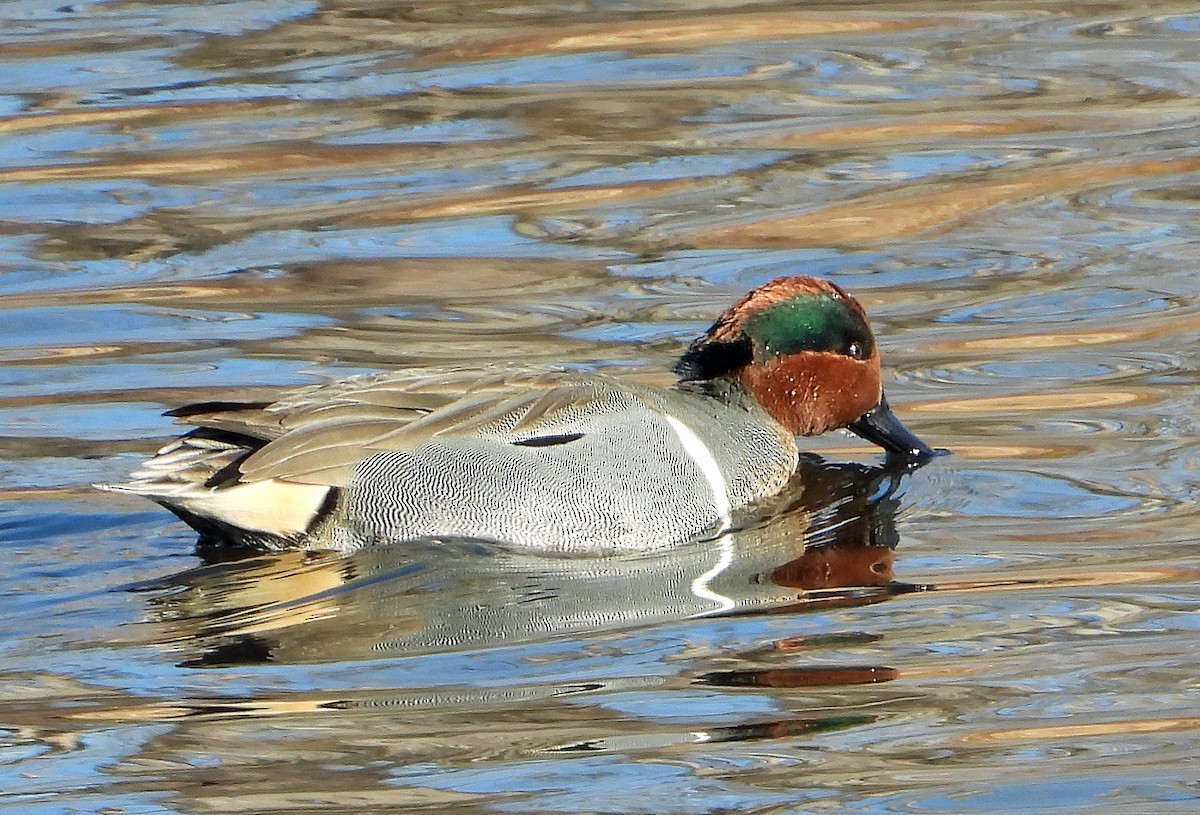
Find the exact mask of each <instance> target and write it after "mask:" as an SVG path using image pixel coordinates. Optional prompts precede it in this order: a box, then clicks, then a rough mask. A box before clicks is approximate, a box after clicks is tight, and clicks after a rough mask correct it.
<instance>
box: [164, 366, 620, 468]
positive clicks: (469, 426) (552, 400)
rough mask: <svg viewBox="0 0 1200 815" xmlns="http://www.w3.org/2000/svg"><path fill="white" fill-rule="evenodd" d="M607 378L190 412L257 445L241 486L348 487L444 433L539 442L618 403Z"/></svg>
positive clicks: (525, 377)
mask: <svg viewBox="0 0 1200 815" xmlns="http://www.w3.org/2000/svg"><path fill="white" fill-rule="evenodd" d="M613 393H614V389H613V388H611V387H609V386H607V385H605V384H604V383H603V380H593V379H587V380H584V379H580V378H579V377H577V376H574V375H571V374H569V373H566V372H561V371H519V372H513V371H508V370H502V371H499V372H496V371H479V370H474V371H468V370H455V371H450V372H445V371H441V372H437V373H432V372H430V371H428V370H425V371H407V372H403V373H399V374H386V375H380V376H372V377H364V378H359V379H352V380H347V381H344V382H337V383H331V384H329V385H321V386H315V387H313V388H306V389H303V390H300V391H296V392H294V393H292V394H289V395H288V396H286V397H284V398H283V399H281V400H279V401H278V402H274V403H271V404H268V405H229V404H221V403H216V404H213V405H212V407H213V408H215V409H206V408H207V407H208V406H204V405H201V406H196V407H195V408H184V409H181V410H180V411H176V412H175V414H176V415H177V416H178V417H179V418H180V419H181V420H182V421H183V422H186V423H187V424H192V425H196V426H198V427H201V428H208V429H211V430H217V431H224V432H230V433H237V434H239V435H242V436H246V437H250V438H251V439H254V440H256V441H257V449H255V450H254V452H252V453H251V454H250V455H249V456H247V457H246V458H245V459H243V460H241V461H239V462H238V478H237V480H238V481H239V482H241V483H248V482H256V481H265V480H272V479H274V480H280V481H287V482H292V483H299V484H312V485H325V486H340V485H343V484H345V483H346V482H347V480H348V478H349V476H350V473H351V471H352V470H353V468H354V466H355V465H356V464H357V463H358V462H359V461H361V460H362V459H363V458H364V457H366V456H367V455H370V454H372V453H376V452H383V451H389V450H404V449H411V448H413V447H416V446H418V445H420V444H422V443H423V442H425V441H428V440H429V439H431V438H433V437H435V436H476V437H492V438H496V439H501V438H503V439H508V440H512V441H516V442H517V443H529V444H536V443H538V442H537V440H538V439H539V438H541V437H553V436H554V434H555V433H556V432H557V431H556V428H559V427H561V426H562V425H563V423H564V421H569V419H570V418H571V417H573V416H577V415H579V414H580V413H581V412H586V411H587V410H589V407H588V406H589V405H590V406H591V408H590V409H592V410H595V409H599V408H598V403H600V402H604V401H606V400H609V401H611V399H612V395H613Z"/></svg>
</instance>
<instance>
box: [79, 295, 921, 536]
mask: <svg viewBox="0 0 1200 815" xmlns="http://www.w3.org/2000/svg"><path fill="white" fill-rule="evenodd" d="M673 371H674V373H675V374H677V375H678V380H677V381H676V382H675V384H674V385H673V386H670V387H654V386H650V385H645V384H638V383H630V382H624V381H621V380H620V379H618V378H615V377H612V376H609V375H607V374H603V373H598V372H591V373H583V372H577V371H569V370H558V369H519V368H512V367H500V366H490V367H483V368H466V367H463V368H449V369H412V370H405V371H396V372H388V373H381V374H369V375H362V376H357V377H352V378H349V379H345V380H341V381H335V382H329V383H323V384H319V385H313V386H309V387H305V388H300V389H298V390H294V391H291V392H287V393H284V394H283V395H282V396H281V397H280V398H279V399H278V400H276V401H273V402H221V401H216V402H202V403H197V404H191V405H185V406H183V407H179V408H176V409H173V410H170V411H168V412H167V413H166V414H165V415H167V416H169V417H173V418H174V419H175V420H176V422H177V423H181V424H184V425H187V426H190V427H191V428H192V429H191V430H190V431H188V432H187V433H185V434H184V435H182V436H180V437H179V438H177V439H175V440H174V441H172V442H170V443H169V444H167V445H166V446H165V447H163V448H162V449H160V450H159V451H158V452H157V453H155V454H154V455H153V456H152V457H151V458H149V459H148V460H147V461H145V462H144V463H143V465H142V466H141V467H140V469H138V470H136V471H135V472H133V473H132V474H131V475H130V476H129V480H128V481H127V482H125V483H121V484H115V485H104V486H102V488H104V489H108V490H113V491H119V492H125V493H134V494H137V495H141V496H144V497H146V498H149V499H150V500H152V501H155V502H157V503H158V504H160V505H162V506H163V507H165V508H166V509H168V510H170V511H171V512H173V513H174V514H175V515H176V516H178V517H179V518H180V519H182V520H183V521H184V522H185V523H187V524H188V525H190V526H191V527H192V528H193V529H194V530H195V531H196V532H198V533H199V535H200V542H201V543H202V544H217V545H232V546H242V547H252V548H255V549H267V550H284V549H297V548H298V549H335V550H344V551H345V550H353V549H356V548H359V547H361V546H364V545H370V544H378V543H396V542H401V541H406V540H408V541H415V540H427V539H438V538H456V539H457V538H466V539H472V540H478V541H485V542H492V543H496V544H501V545H505V546H509V547H516V548H519V549H526V550H534V551H541V552H550V553H560V554H568V555H576V554H577V555H589V554H611V553H622V552H633V551H644V550H653V549H660V548H663V547H668V546H672V545H677V544H681V543H683V542H686V541H689V540H693V539H697V538H702V537H708V536H715V535H720V534H722V533H723V532H725V531H727V530H729V529H730V528H731V527H732V525H733V524H734V522H735V518H736V517H740V516H741V515H742V514H743V513H745V512H747V511H749V508H752V507H753V506H754V505H755V504H756V503H758V502H763V501H764V499H767V498H769V497H771V496H774V495H777V494H778V493H780V492H781V491H782V490H783V489H784V487H785V486H786V485H787V484H788V483H789V480H790V479H791V478H792V477H793V475H794V474H795V473H796V471H797V467H798V462H799V456H800V447H799V444H798V442H797V438H798V437H807V436H815V435H818V434H821V433H825V432H828V431H831V430H834V429H839V428H844V429H846V430H849V431H850V432H851V433H854V434H856V435H858V436H860V437H861V438H863V439H865V440H867V441H869V442H871V443H873V444H875V445H877V446H879V447H881V448H882V449H883V450H884V451H885V453H886V454H887V456H888V457H889V459H893V458H894V459H899V460H901V461H903V462H907V463H910V464H912V465H915V466H919V465H922V464H924V463H925V462H926V461H928V460H930V459H932V458H933V457H934V456H936V455H939V454H940V453H941V452H942V451H935V450H933V449H932V448H930V447H929V446H928V445H927V444H925V442H923V441H922V440H921V439H920V438H918V437H917V436H916V435H915V434H913V433H912V432H911V431H909V430H908V429H907V428H906V427H905V426H904V425H903V424H902V423H901V422H900V420H899V419H898V418H897V417H896V415H895V414H894V413H893V412H892V410H891V408H890V407H889V405H888V401H887V398H886V397H885V395H884V392H883V386H882V372H881V363H880V355H879V348H878V346H877V345H876V342H875V338H874V335H873V333H872V331H871V327H870V323H869V322H868V319H867V315H866V312H865V311H864V310H863V308H862V306H861V305H860V304H859V303H858V301H857V300H855V299H854V298H853V297H851V296H850V295H849V294H847V293H846V292H845V291H844V290H843V289H842V288H841V287H839V286H838V285H836V284H834V283H833V282H831V281H829V280H825V279H822V278H817V277H811V276H806V275H795V276H787V277H780V278H777V279H775V280H772V281H770V282H768V283H765V284H763V285H760V286H758V287H757V288H755V289H754V290H753V291H751V292H749V293H748V294H746V295H745V296H744V297H742V298H741V299H740V300H738V301H737V302H736V303H734V304H733V305H732V306H730V307H729V308H728V309H727V310H726V311H725V312H724V313H722V314H721V315H720V316H719V317H718V318H717V320H716V322H715V323H713V325H712V326H711V327H710V328H709V329H708V330H707V331H706V332H704V333H703V334H702V335H701V336H700V337H698V338H697V339H695V340H694V341H693V342H692V343H691V344H690V345H689V346H688V347H687V348H686V350H685V351H684V353H683V355H682V356H681V357H680V358H679V360H678V361H677V362H676V363H675V365H674V367H673Z"/></svg>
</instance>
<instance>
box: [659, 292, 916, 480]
mask: <svg viewBox="0 0 1200 815" xmlns="http://www.w3.org/2000/svg"><path fill="white" fill-rule="evenodd" d="M675 371H676V373H678V374H679V375H680V378H681V380H682V381H684V382H695V381H703V380H715V379H719V378H722V377H724V378H727V379H732V380H735V381H737V382H740V383H741V384H742V385H743V386H744V387H745V388H746V389H747V390H748V391H749V392H750V393H751V394H752V395H753V396H754V398H755V399H757V400H758V402H759V403H760V404H761V405H762V406H763V408H765V409H766V410H767V412H768V413H770V414H771V415H772V416H774V417H775V419H776V421H778V422H779V423H780V424H782V425H783V426H784V427H786V428H788V429H789V430H791V431H792V432H793V433H795V434H796V435H800V436H813V435H816V434H818V433H824V432H825V431H827V430H832V429H834V428H838V427H845V428H847V429H849V430H850V431H851V432H853V433H856V434H857V435H859V436H862V437H863V438H864V439H866V440H867V441H870V442H873V443H874V444H878V445H879V446H880V447H882V448H884V449H885V450H887V451H889V452H892V453H897V454H900V455H903V456H907V457H910V458H914V459H925V458H929V457H931V456H933V455H935V452H934V451H933V450H932V449H930V448H929V446H927V445H926V444H925V442H923V441H921V440H920V439H919V438H917V437H916V436H915V435H913V434H912V433H911V432H910V431H909V430H908V429H907V428H905V427H904V425H902V424H901V423H900V420H899V419H897V418H896V417H895V415H894V414H893V413H892V412H891V409H890V408H888V403H887V399H886V398H885V397H884V395H883V385H882V378H881V374H880V367H879V349H878V348H877V347H876V345H875V337H874V336H873V335H872V333H871V326H870V324H869V323H868V322H867V315H866V313H865V312H863V309H862V306H860V305H859V304H858V302H857V301H856V300H855V299H854V298H853V297H851V296H850V295H848V294H846V292H844V291H842V290H841V289H840V288H839V287H838V286H836V285H834V284H833V283H830V282H829V281H828V280H821V279H819V278H816V277H807V276H797V277H781V278H778V279H776V280H772V281H771V282H770V283H767V284H765V285H762V286H759V287H758V288H757V289H755V290H754V291H752V292H750V293H749V294H747V295H746V296H745V297H743V298H742V299H741V300H740V301H738V302H737V303H735V304H734V305H733V306H732V307H731V308H730V309H729V310H728V311H726V312H725V313H724V314H722V315H721V316H720V318H718V320H717V321H716V322H715V323H714V324H713V326H712V328H710V329H708V331H706V332H705V333H704V335H703V336H702V337H700V338H699V339H697V340H696V341H695V342H693V343H692V345H691V347H689V348H688V350H687V351H686V352H685V353H684V355H683V356H682V357H681V358H680V360H679V362H678V363H677V364H676V365H675Z"/></svg>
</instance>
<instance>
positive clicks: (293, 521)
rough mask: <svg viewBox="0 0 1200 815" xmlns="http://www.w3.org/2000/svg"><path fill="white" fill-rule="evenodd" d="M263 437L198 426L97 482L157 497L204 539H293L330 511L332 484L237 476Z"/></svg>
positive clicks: (264, 542)
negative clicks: (126, 474)
mask: <svg viewBox="0 0 1200 815" xmlns="http://www.w3.org/2000/svg"><path fill="white" fill-rule="evenodd" d="M263 444H265V440H263V439H258V438H254V437H252V436H248V435H244V434H241V433H236V432H230V431H225V430H217V429H213V428H208V427H200V428H197V429H195V430H193V431H191V432H190V433H188V434H186V435H184V436H181V437H180V438H178V439H175V440H174V441H172V442H171V443H170V444H168V445H167V446H166V447H163V448H162V449H161V450H159V451H158V452H157V453H155V454H154V456H152V457H151V458H150V459H148V460H147V461H146V462H145V463H144V464H143V465H142V467H141V468H140V469H138V470H136V471H134V472H133V473H132V474H131V475H130V480H129V481H128V482H126V483H124V484H97V485H96V486H97V487H98V488H99V489H102V490H108V491H111V492H126V493H134V494H136V495H142V496H145V497H146V498H149V499H150V500H151V501H155V502H157V503H159V504H162V505H163V506H164V507H166V508H167V509H169V510H170V511H171V512H173V513H175V514H176V515H178V516H179V517H180V518H181V519H182V520H183V521H184V522H185V523H187V524H188V525H189V526H191V527H192V528H193V529H195V530H196V531H197V532H199V533H200V534H201V536H202V537H203V538H204V539H205V541H206V542H209V543H224V544H234V545H250V546H258V547H266V548H271V549H278V548H286V547H290V546H295V545H296V544H298V543H300V542H301V541H303V540H304V539H306V538H307V537H308V536H309V535H310V534H311V533H312V531H313V529H314V527H315V526H316V525H317V523H318V521H319V520H320V519H321V518H323V517H325V516H326V515H327V514H328V513H329V511H330V509H331V507H332V504H333V503H334V502H335V500H336V493H337V490H336V489H335V488H333V487H328V486H323V485H312V484H296V483H292V482H287V481H280V480H276V479H266V480H262V481H251V482H244V481H241V480H240V479H239V476H240V475H241V472H240V469H239V467H240V465H241V463H242V462H243V461H245V460H246V459H247V458H248V457H249V456H251V455H252V454H253V453H254V452H255V451H256V450H258V449H259V448H260V447H262V446H263Z"/></svg>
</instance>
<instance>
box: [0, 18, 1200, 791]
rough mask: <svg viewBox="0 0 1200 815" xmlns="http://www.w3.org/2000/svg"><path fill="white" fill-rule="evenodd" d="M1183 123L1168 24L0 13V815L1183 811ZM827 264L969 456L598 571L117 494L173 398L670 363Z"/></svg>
mask: <svg viewBox="0 0 1200 815" xmlns="http://www.w3.org/2000/svg"><path fill="white" fill-rule="evenodd" d="M1198 97H1200V15H1198V14H1197V12H1196V10H1195V5H1194V3H1184V2H1170V1H1169V0H1168V1H1166V2H1155V3H1150V4H1146V3H1132V2H1119V1H1117V2H1104V3H1098V2H1076V3H1071V4H1051V3H1043V4H1032V3H1025V2H995V3H965V2H961V0H960V2H957V3H956V2H949V1H948V2H936V3H924V4H915V5H904V4H888V3H881V2H877V3H871V4H855V5H849V4H838V3H829V4H820V5H813V4H804V5H794V4H784V3H777V4H772V3H756V4H753V5H750V4H747V5H739V4H737V3H736V2H734V3H712V4H710V5H705V4H703V3H682V2H681V3H668V2H664V3H652V2H630V3H621V4H587V3H551V2H546V3H511V4H510V3H505V2H495V3H469V4H468V3H461V4H460V3H446V2H443V3H435V2H413V3H392V4H389V3H368V2H363V3H358V2H338V0H332V2H326V3H320V4H318V3H302V2H286V1H285V0H279V2H273V1H272V0H246V1H245V2H239V1H238V0H231V2H225V3H220V4H192V5H165V4H155V3H133V2H122V1H121V0H117V1H115V2H106V3H84V4H77V5H61V4H59V3H46V2H39V1H38V0H10V2H8V3H5V4H3V5H2V6H0V182H2V183H0V270H2V272H3V274H2V275H0V308H2V309H3V320H2V323H0V325H2V329H0V358H2V359H3V361H4V365H3V367H2V368H0V377H2V379H3V391H2V394H0V422H2V426H0V488H2V492H0V498H2V499H3V500H2V502H0V545H2V546H3V549H2V554H0V562H2V563H3V566H4V578H5V581H4V591H3V593H2V595H0V632H2V634H0V672H2V673H0V808H5V809H7V810H14V811H29V812H58V811H98V812H155V811H171V812H185V813H209V812H225V813H230V812H245V813H263V812H279V811H295V812H303V811H315V810H318V809H320V810H322V811H331V810H337V811H346V812H366V811H371V812H375V811H380V812H382V811H404V812H408V811H412V810H413V809H414V808H417V807H421V808H423V809H425V810H428V811H438V812H455V813H458V812H476V811H479V812H485V811H486V812H494V811H500V812H524V813H542V812H568V813H573V812H577V813H600V812H614V813H625V812H645V813H709V812H723V811H737V812H771V813H777V812H778V813H782V812H789V813H790V812H817V811H831V812H865V813H887V812H901V811H903V812H930V813H969V812H989V813H991V812H998V811H999V812H1026V811H1035V812H1038V813H1047V812H1051V813H1058V812H1085V811H1086V812H1105V813H1138V815H1141V813H1147V812H1155V813H1166V812H1195V811H1196V810H1197V808H1198V807H1200V803H1198V799H1200V771H1198V770H1197V765H1196V762H1195V756H1196V754H1197V750H1198V749H1200V738H1198V730H1200V706H1198V704H1197V702H1198V697H1200V683H1198V680H1197V668H1196V664H1197V659H1196V654H1197V649H1196V645H1195V643H1196V629H1197V627H1198V621H1200V617H1198V616H1197V614H1196V610H1197V604H1198V602H1200V591H1198V590H1197V587H1196V585H1197V578H1198V577H1200V557H1198V556H1197V554H1196V549H1195V547H1196V538H1197V533H1196V529H1197V526H1196V515H1197V513H1196V505H1195V499H1196V486H1195V484H1196V479H1197V469H1198V463H1200V462H1198V457H1197V441H1196V429H1197V427H1196V426H1197V420H1196V416H1197V402H1198V398H1197V393H1198V391H1197V378H1198V376H1197V371H1198V370H1200V360H1198V358H1197V352H1196V348H1197V347H1198V346H1197V339H1198V338H1200V308H1198V306H1197V303H1198V300H1200V276H1198V275H1197V272H1198V271H1200V218H1198V217H1197V216H1198V214H1200V103H1198ZM799 271H807V272H811V273H816V274H821V275H825V276H828V277H831V278H833V279H834V280H836V281H837V282H838V283H840V284H843V285H844V286H846V287H847V288H848V289H850V290H852V291H853V292H855V293H856V294H857V295H859V296H860V298H861V299H862V300H863V302H864V303H865V305H866V306H867V309H868V311H869V312H870V313H871V314H872V316H873V319H874V321H875V324H876V327H877V329H878V331H879V334H880V342H881V345H882V347H883V351H884V355H885V363H886V364H887V365H888V366H889V367H888V374H887V377H888V384H887V387H888V393H889V397H890V399H891V402H892V404H893V406H895V407H896V408H897V412H898V413H899V414H900V415H902V416H903V417H904V420H905V422H906V423H907V424H909V426H910V427H912V428H913V429H914V430H916V431H917V432H918V433H920V434H921V435H922V436H923V437H925V438H926V439H927V440H929V441H930V442H931V443H934V444H936V445H939V446H945V447H949V448H952V449H953V450H954V452H955V455H954V456H953V457H951V458H948V459H939V460H938V461H936V462H934V463H933V464H931V465H930V466H928V467H926V468H924V469H922V470H920V471H918V472H915V473H895V472H887V471H885V470H883V469H880V468H879V467H878V460H877V459H876V458H874V453H873V451H872V450H870V449H867V448H866V447H865V446H864V445H862V444H860V443H857V442H853V441H851V440H850V439H849V438H848V437H832V438H829V439H824V440H821V441H820V442H818V443H817V444H816V447H817V448H819V449H820V450H821V451H823V452H824V453H825V454H826V455H827V457H828V458H829V459H831V460H843V461H844V460H847V459H849V460H855V461H858V462H860V463H861V464H860V465H854V466H851V465H838V466H835V465H831V464H821V463H819V462H816V461H814V462H810V463H809V464H808V465H806V466H807V467H808V470H807V475H808V477H807V478H806V479H805V481H804V483H805V488H804V489H803V490H797V491H793V492H792V493H789V495H787V496H784V497H783V498H781V501H780V507H779V512H778V517H777V518H776V519H775V520H774V521H773V522H772V523H769V524H766V525H763V526H759V527H757V528H753V529H748V530H745V531H744V532H742V533H739V534H738V535H735V536H733V537H731V538H727V539H723V540H721V541H716V542H704V543H698V544H696V545H692V546H688V547H682V548H681V549H679V550H677V551H674V552H671V553H667V554H663V553H659V554H655V555H652V556H644V557H639V558H626V559H614V560H608V561H599V562H598V561H588V560H553V559H538V558H532V557H527V556H525V557H523V556H520V555H517V554H514V553H509V552H502V551H495V550H489V549H487V548H485V547H481V546H475V545H472V544H469V543H463V544H461V545H455V546H450V547H447V548H445V549H436V548H434V549H414V550H412V551H399V552H398V551H389V550H386V549H379V550H372V551H366V552H361V553H359V554H357V555H354V556H352V557H349V558H338V557H334V556H329V555H305V554H299V553H294V554H290V555H277V556H269V557H268V556H260V557H257V558H250V559H243V560H235V561H227V562H217V561H216V559H215V558H209V560H207V561H206V560H204V559H202V558H201V557H200V556H199V555H198V554H197V553H196V551H195V549H194V543H195V538H194V535H192V534H191V533H190V532H189V531H188V530H187V529H186V528H185V527H184V526H182V525H181V524H180V523H178V522H176V521H175V520H174V519H173V518H172V517H171V516H170V515H168V514H167V513H165V512H163V511H162V510H160V509H158V508H157V507H154V506H153V505H150V504H148V503H145V502H139V501H137V500H135V499H132V498H122V497H119V496H115V495H110V494H100V493H96V492H94V491H93V490H91V488H90V486H89V485H90V484H91V483H93V482H97V481H110V480H118V479H120V478H121V477H123V476H124V475H125V474H126V473H128V472H129V470H131V469H132V468H133V467H134V466H135V464H136V463H137V462H138V461H139V460H140V458H141V457H142V456H143V455H145V454H146V453H148V452H149V451H151V450H153V449H154V448H155V447H156V446H157V445H158V444H160V443H161V441H162V440H163V439H165V438H166V437H168V436H169V435H170V434H171V433H172V432H173V430H172V428H171V427H170V425H169V424H168V423H167V420H166V419H163V418H162V417H161V416H160V415H159V414H160V413H161V411H162V410H164V409H166V408H168V407H172V406H176V405H179V404H182V403H185V402H188V401H196V400H203V399H212V398H266V397H269V396H270V395H272V394H274V393H276V392H277V391H278V390H279V389H281V388H284V387H288V386H295V385H300V384H305V383H311V382H316V381H322V380H324V379H327V378H330V377H335V376H342V375H345V374H349V373H353V372H361V371H374V370H380V369H389V368H401V367H407V366H413V365H434V364H442V363H449V362H468V363H475V362H487V361H493V360H496V359H504V360H519V361H523V362H543V361H545V362H550V361H555V362H566V363H568V364H570V365H576V366H580V367H585V368H587V367H604V366H622V367H623V368H625V369H626V370H625V371H624V373H626V374H628V375H630V376H638V377H641V378H645V379H651V380H653V379H654V378H655V377H659V376H661V374H662V372H663V371H664V370H665V368H666V366H667V365H668V364H669V362H670V361H671V360H672V359H673V358H674V356H675V355H676V354H677V353H678V352H679V351H680V349H681V348H682V346H683V343H684V342H686V341H687V340H688V339H690V338H691V337H692V336H694V335H695V334H696V332H697V331H699V330H700V329H702V328H703V327H705V326H706V325H707V324H708V322H709V321H710V320H711V318H712V317H713V316H714V315H715V314H716V313H717V312H718V311H720V310H721V309H722V308H723V307H724V306H725V305H727V304H728V303H729V302H730V301H731V300H732V299H733V298H734V297H736V296H738V295H740V294H741V293H742V292H744V291H745V290H747V289H748V288H750V287H751V286H753V285H755V284H757V283H760V282H763V281H765V280H767V279H769V278H771V277H773V276H776V275H779V274H782V273H794V272H799ZM705 592H708V594H705Z"/></svg>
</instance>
